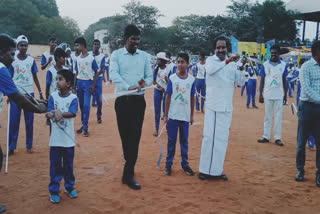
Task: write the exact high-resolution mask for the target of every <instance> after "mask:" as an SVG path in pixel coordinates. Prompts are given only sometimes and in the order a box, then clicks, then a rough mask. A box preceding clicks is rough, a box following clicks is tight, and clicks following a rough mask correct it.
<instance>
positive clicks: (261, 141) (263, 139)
mask: <svg viewBox="0 0 320 214" xmlns="http://www.w3.org/2000/svg"><path fill="white" fill-rule="evenodd" d="M258 143H269V140H268V139H267V138H262V139H259V140H258Z"/></svg>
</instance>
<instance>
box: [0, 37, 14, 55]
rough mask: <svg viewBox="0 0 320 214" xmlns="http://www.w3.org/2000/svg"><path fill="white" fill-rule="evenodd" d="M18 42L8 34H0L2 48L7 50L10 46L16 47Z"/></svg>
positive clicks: (0, 47)
mask: <svg viewBox="0 0 320 214" xmlns="http://www.w3.org/2000/svg"><path fill="white" fill-rule="evenodd" d="M15 47H16V42H15V41H14V40H13V39H12V38H11V37H10V36H8V35H6V34H0V50H1V51H3V52H7V51H9V50H10V48H15Z"/></svg>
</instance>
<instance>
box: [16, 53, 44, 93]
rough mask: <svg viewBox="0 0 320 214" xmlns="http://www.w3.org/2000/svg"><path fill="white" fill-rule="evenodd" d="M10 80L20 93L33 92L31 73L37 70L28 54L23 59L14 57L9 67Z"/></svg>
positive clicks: (34, 62)
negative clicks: (11, 73)
mask: <svg viewBox="0 0 320 214" xmlns="http://www.w3.org/2000/svg"><path fill="white" fill-rule="evenodd" d="M10 70H11V72H13V77H12V80H13V82H14V84H15V85H16V86H17V88H18V89H19V92H20V93H22V94H26V92H27V93H33V92H34V90H33V73H37V72H38V68H37V65H36V61H35V60H34V59H33V58H32V57H31V56H29V55H27V57H26V58H25V59H23V60H21V59H19V58H18V57H17V56H16V57H15V59H14V61H13V63H12V65H11V67H10Z"/></svg>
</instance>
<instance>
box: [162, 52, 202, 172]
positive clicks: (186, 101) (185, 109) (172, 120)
mask: <svg viewBox="0 0 320 214" xmlns="http://www.w3.org/2000/svg"><path fill="white" fill-rule="evenodd" d="M188 65H189V56H188V54H186V53H180V54H179V55H178V59H177V66H178V70H177V72H176V73H175V74H172V75H171V76H170V77H169V82H168V86H167V100H166V114H165V115H166V123H167V128H168V149H167V151H168V153H167V161H166V170H165V172H166V174H167V175H171V172H172V171H171V167H172V163H173V158H174V155H175V151H176V141H177V135H178V130H179V136H180V148H181V156H182V160H181V166H182V169H183V170H184V171H185V172H186V173H187V174H188V175H191V176H192V175H194V172H193V171H192V169H191V168H190V166H189V162H188V137H189V123H190V124H191V125H192V123H193V112H194V102H195V98H194V95H195V93H196V92H195V79H194V77H193V76H192V75H190V74H188V73H187V68H188Z"/></svg>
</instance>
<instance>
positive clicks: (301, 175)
mask: <svg viewBox="0 0 320 214" xmlns="http://www.w3.org/2000/svg"><path fill="white" fill-rule="evenodd" d="M296 181H299V182H301V181H304V171H303V170H299V171H298V173H297V174H296Z"/></svg>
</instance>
